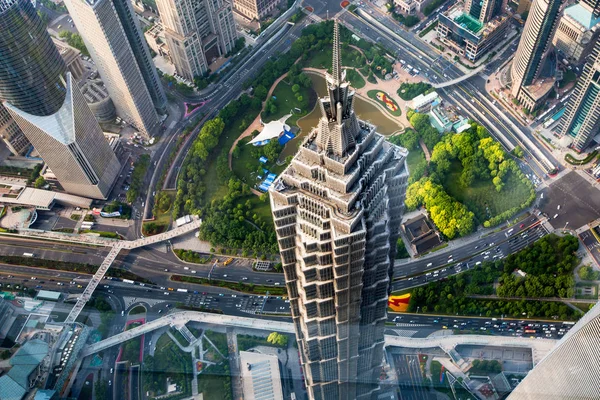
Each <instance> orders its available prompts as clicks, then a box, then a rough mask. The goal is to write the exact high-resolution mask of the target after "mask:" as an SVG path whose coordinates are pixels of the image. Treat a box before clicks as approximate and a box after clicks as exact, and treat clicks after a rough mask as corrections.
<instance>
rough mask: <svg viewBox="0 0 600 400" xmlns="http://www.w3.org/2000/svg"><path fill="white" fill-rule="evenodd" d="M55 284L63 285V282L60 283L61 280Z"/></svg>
mask: <svg viewBox="0 0 600 400" xmlns="http://www.w3.org/2000/svg"><path fill="white" fill-rule="evenodd" d="M56 284H57V285H58V286H63V285H64V283H62V282H57V283H56Z"/></svg>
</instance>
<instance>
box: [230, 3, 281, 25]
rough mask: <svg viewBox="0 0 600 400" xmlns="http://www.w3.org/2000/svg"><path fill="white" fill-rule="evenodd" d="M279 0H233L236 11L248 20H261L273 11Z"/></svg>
mask: <svg viewBox="0 0 600 400" xmlns="http://www.w3.org/2000/svg"><path fill="white" fill-rule="evenodd" d="M279 4H281V0H233V8H234V9H235V11H236V12H238V13H239V14H241V15H243V16H244V17H246V18H247V19H249V20H258V21H260V20H262V19H264V18H265V17H266V16H268V15H269V14H271V13H272V12H273V10H274V9H276V8H277V6H278V5H279Z"/></svg>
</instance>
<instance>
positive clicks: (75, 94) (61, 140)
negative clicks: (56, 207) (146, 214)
mask: <svg viewBox="0 0 600 400" xmlns="http://www.w3.org/2000/svg"><path fill="white" fill-rule="evenodd" d="M0 32H2V34H1V35H0V54H2V56H1V57H0V99H2V100H4V103H3V105H4V107H5V108H6V110H7V111H8V113H9V114H10V116H11V117H12V118H14V120H15V121H16V123H17V124H18V126H19V127H20V128H21V130H22V131H23V133H24V134H25V136H26V137H27V139H29V141H30V142H31V143H32V144H33V146H34V147H35V148H36V150H37V151H38V152H39V154H40V155H41V157H42V158H43V159H44V161H45V162H46V164H47V165H48V166H49V167H50V169H52V172H53V173H54V174H55V175H56V177H57V178H58V181H59V183H60V184H61V186H62V187H63V188H64V189H65V190H66V191H67V192H69V193H73V194H77V195H81V196H86V197H92V198H97V199H104V198H106V197H107V196H108V194H109V191H110V189H111V188H112V184H113V182H114V180H115V178H116V176H117V175H118V174H119V170H120V165H119V162H118V160H117V158H116V157H115V155H114V153H113V151H112V149H111V148H110V146H109V145H108V142H107V141H106V139H105V138H104V135H103V133H102V130H101V129H100V126H99V125H98V122H96V119H95V118H94V115H93V114H92V112H91V111H90V109H89V108H88V106H87V104H86V102H85V99H84V98H83V95H82V94H81V92H79V89H78V87H77V83H76V82H75V81H74V80H73V79H72V77H71V74H70V73H69V72H67V67H66V65H65V63H64V61H63V59H62V58H61V56H60V54H59V53H58V51H57V50H56V47H55V46H54V43H52V40H51V39H50V36H48V33H47V32H46V27H45V25H44V24H43V23H42V21H41V20H40V18H39V17H38V15H37V13H36V10H35V8H34V7H33V5H32V4H31V2H30V1H28V0H0Z"/></svg>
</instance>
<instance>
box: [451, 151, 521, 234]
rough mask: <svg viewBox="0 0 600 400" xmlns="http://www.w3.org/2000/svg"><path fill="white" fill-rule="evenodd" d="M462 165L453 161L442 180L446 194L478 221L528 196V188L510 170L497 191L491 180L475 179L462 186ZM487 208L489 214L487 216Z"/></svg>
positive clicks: (498, 212)
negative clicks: (501, 188) (464, 207)
mask: <svg viewBox="0 0 600 400" xmlns="http://www.w3.org/2000/svg"><path fill="white" fill-rule="evenodd" d="M461 171H462V165H461V164H460V162H453V163H452V167H451V170H450V172H449V173H448V175H447V178H446V180H445V181H444V182H443V185H444V188H445V189H446V191H447V192H448V194H449V195H450V196H452V197H454V198H455V199H456V200H458V201H460V202H461V203H463V204H464V205H465V206H467V208H468V209H469V210H471V211H473V213H475V217H476V218H477V220H478V221H479V222H480V223H483V221H485V220H487V219H489V218H490V217H493V216H495V215H498V214H500V213H502V212H504V211H506V210H508V209H511V208H513V207H519V206H520V205H521V204H523V203H524V202H525V201H526V200H527V199H528V198H529V188H528V187H527V186H525V185H524V184H523V183H522V182H521V181H520V180H519V179H518V178H517V177H516V176H514V174H513V173H512V172H509V173H508V179H507V180H506V185H505V187H504V189H503V190H502V191H501V192H500V193H498V192H497V191H496V189H495V188H494V184H493V183H492V180H491V179H490V180H489V181H476V182H475V183H474V184H473V185H472V186H471V187H469V188H466V189H465V188H463V187H462V186H460V184H459V178H460V173H461ZM488 210H489V214H490V215H489V216H488Z"/></svg>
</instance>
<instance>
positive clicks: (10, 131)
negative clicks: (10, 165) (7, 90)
mask: <svg viewBox="0 0 600 400" xmlns="http://www.w3.org/2000/svg"><path fill="white" fill-rule="evenodd" d="M0 138H2V140H3V141H4V144H5V145H6V147H8V149H9V150H10V152H11V153H13V154H14V155H20V156H22V155H25V154H26V153H27V151H28V150H29V148H30V147H31V143H29V140H27V138H26V137H25V134H24V133H23V131H22V130H21V128H19V125H17V122H16V121H15V120H14V119H13V117H11V116H10V114H9V113H8V111H7V110H6V108H5V107H4V106H3V105H2V103H1V102H0Z"/></svg>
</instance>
